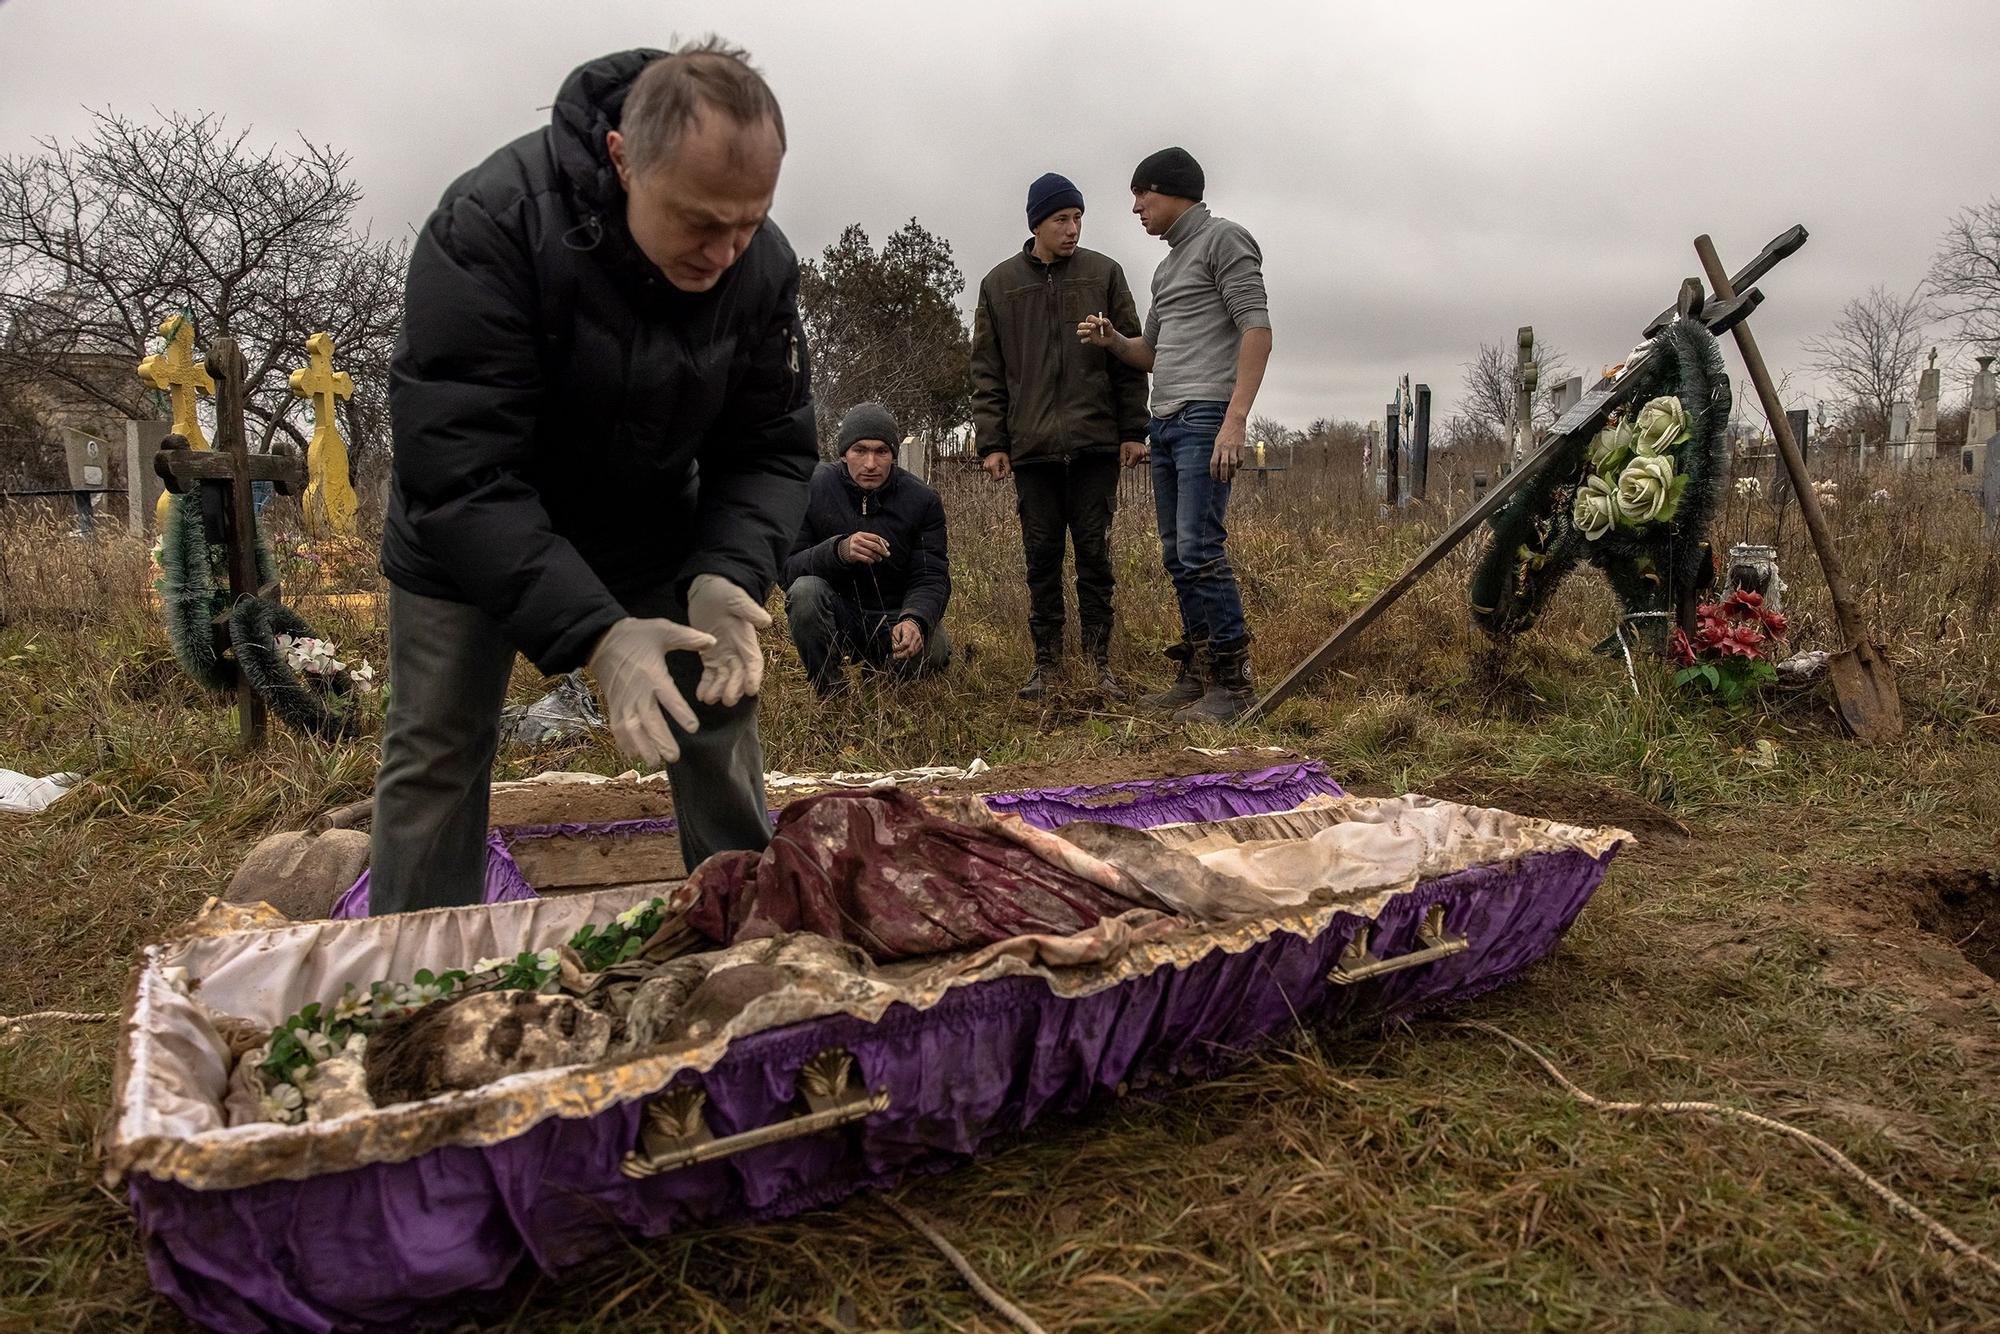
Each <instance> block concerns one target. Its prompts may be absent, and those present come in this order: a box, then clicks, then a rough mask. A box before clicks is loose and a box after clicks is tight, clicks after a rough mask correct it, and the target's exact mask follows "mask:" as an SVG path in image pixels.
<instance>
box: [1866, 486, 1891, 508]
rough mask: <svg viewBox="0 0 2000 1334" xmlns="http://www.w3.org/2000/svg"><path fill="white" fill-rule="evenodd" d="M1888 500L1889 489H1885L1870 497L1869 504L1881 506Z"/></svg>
mask: <svg viewBox="0 0 2000 1334" xmlns="http://www.w3.org/2000/svg"><path fill="white" fill-rule="evenodd" d="M1888 499H1889V489H1888V488H1887V487H1884V488H1882V489H1881V490H1880V491H1877V492H1876V493H1875V494H1874V495H1872V496H1870V497H1868V503H1869V504H1871V505H1880V504H1882V503H1883V502H1885V501H1886V500H1888Z"/></svg>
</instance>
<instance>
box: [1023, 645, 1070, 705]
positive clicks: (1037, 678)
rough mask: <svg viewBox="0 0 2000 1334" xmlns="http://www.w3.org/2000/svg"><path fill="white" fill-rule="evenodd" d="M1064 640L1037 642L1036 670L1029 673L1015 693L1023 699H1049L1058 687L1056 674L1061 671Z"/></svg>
mask: <svg viewBox="0 0 2000 1334" xmlns="http://www.w3.org/2000/svg"><path fill="white" fill-rule="evenodd" d="M1061 664H1062V642H1061V641H1060V640H1057V641H1054V642H1050V641H1048V640H1040V641H1037V643H1036V644H1035V670H1034V671H1032V672H1030V673H1028V679H1027V680H1026V681H1024V682H1022V684H1021V688H1020V689H1019V690H1017V691H1015V692H1014V694H1015V695H1016V696H1017V697H1019V698H1021V699H1047V698H1048V696H1049V695H1050V693H1051V692H1053V691H1054V690H1055V688H1056V676H1057V674H1058V673H1059V672H1060V671H1061Z"/></svg>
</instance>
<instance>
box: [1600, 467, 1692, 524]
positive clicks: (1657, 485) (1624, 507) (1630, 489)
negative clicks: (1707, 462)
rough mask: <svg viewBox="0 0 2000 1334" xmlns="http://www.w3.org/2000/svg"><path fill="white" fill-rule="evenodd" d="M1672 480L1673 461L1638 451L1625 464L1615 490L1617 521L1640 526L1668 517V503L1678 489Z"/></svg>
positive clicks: (1671, 515)
mask: <svg viewBox="0 0 2000 1334" xmlns="http://www.w3.org/2000/svg"><path fill="white" fill-rule="evenodd" d="M1674 480H1675V479H1674V461H1673V460H1672V459H1670V458H1668V457H1667V456H1666V455H1664V454H1655V455H1645V454H1641V455H1640V456H1639V457H1637V458H1635V459H1633V460H1632V461H1631V462H1630V463H1628V464H1626V465H1625V471H1624V472H1623V473H1621V474H1619V477H1618V490H1617V492H1616V493H1615V503H1616V505H1617V509H1618V519H1619V521H1620V522H1621V523H1624V524H1625V525H1627V526H1628V527H1632V528H1642V527H1644V526H1645V525H1647V524H1649V523H1657V522H1660V521H1662V520H1664V519H1670V518H1672V517H1673V513H1672V510H1671V509H1670V508H1669V503H1670V502H1671V501H1672V500H1674V499H1675V498H1677V496H1678V492H1679V489H1678V488H1677V487H1676V486H1675V485H1674Z"/></svg>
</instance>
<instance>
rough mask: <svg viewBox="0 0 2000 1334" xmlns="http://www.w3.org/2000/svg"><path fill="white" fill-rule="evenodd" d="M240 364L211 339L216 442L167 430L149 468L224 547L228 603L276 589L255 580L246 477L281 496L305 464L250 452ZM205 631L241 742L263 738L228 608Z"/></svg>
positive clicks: (259, 700) (300, 479)
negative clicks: (196, 511)
mask: <svg viewBox="0 0 2000 1334" xmlns="http://www.w3.org/2000/svg"><path fill="white" fill-rule="evenodd" d="M247 370H248V368H247V366H246V365H245V363H244V360H243V353H242V352H241V351H240V350H239V349H238V348H237V346H236V340H235V339H234V338H231V337H229V336H228V335H226V334H225V335H223V336H222V337H219V338H216V339H215V340H214V341H212V342H211V343H210V344H209V345H208V364H207V368H206V369H205V370H204V371H203V375H204V376H205V377H206V376H209V375H212V376H213V377H214V384H215V443H216V448H215V449H213V450H202V449H196V448H194V447H193V446H192V445H191V444H190V443H189V442H188V441H187V440H186V439H185V438H182V437H179V436H178V435H170V436H168V437H167V438H166V439H165V440H164V441H162V442H161V444H160V452H159V453H158V454H156V455H154V457H153V469H154V471H155V472H157V473H159V475H160V479H161V480H162V481H164V482H165V483H166V484H167V489H168V490H169V491H171V492H173V493H174V494H175V495H192V496H195V497H197V498H198V499H199V501H200V513H201V523H202V527H203V529H204V531H205V532H206V533H207V536H208V539H209V541H211V542H221V543H222V544H223V545H224V548H225V549H226V550H227V552H228V554H229V603H230V606H232V607H234V606H235V605H236V603H238V602H240V601H241V600H242V599H244V598H246V597H263V598H270V599H271V600H272V601H277V600H278V599H279V597H280V596H281V594H280V592H279V589H278V585H277V583H276V582H275V581H274V582H272V583H269V584H265V585H262V586H259V584H258V582H257V506H256V501H255V499H254V495H253V491H252V484H253V483H256V482H270V483H272V484H273V485H274V486H276V487H277V489H278V490H279V491H281V492H282V493H284V494H285V495H288V496H289V495H292V494H294V493H295V492H297V490H298V489H299V488H300V487H302V486H303V485H304V483H305V475H304V474H305V469H304V468H303V467H301V466H300V464H299V461H298V460H297V459H288V458H283V457H280V456H277V455H273V454H252V453H251V452H250V446H249V444H248V441H247V438H246V436H245V435H244V431H243V395H244V383H243V382H244V378H245V376H246V373H247ZM209 631H210V633H211V634H212V635H213V636H214V641H215V648H216V658H217V660H218V661H220V662H223V663H226V664H228V666H229V668H230V669H231V670H233V671H234V674H235V677H236V709H237V724H238V727H239V729H240V731H241V735H242V737H243V744H244V745H245V746H246V747H248V748H251V749H255V748H256V747H258V746H261V745H262V744H263V742H264V700H263V697H262V696H260V695H259V694H258V693H257V691H256V690H255V688H254V687H252V686H251V684H250V678H249V677H248V676H247V675H246V674H245V673H244V672H242V671H241V670H236V669H235V655H234V652H233V651H232V650H231V647H230V640H229V613H228V612H226V611H225V612H223V613H222V614H221V615H219V616H217V617H216V618H215V620H214V621H213V623H211V625H210V627H209Z"/></svg>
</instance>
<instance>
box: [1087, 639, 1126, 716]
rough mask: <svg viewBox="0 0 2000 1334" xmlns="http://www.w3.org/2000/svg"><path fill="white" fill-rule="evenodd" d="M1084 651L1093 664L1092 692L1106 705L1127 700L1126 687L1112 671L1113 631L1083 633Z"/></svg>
mask: <svg viewBox="0 0 2000 1334" xmlns="http://www.w3.org/2000/svg"><path fill="white" fill-rule="evenodd" d="M1083 650H1084V653H1085V655H1086V656H1087V657H1089V659H1090V662H1091V690H1092V692H1093V693H1095V694H1096V695H1097V697H1098V698H1099V699H1101V700H1103V701H1104V702H1106V703H1116V702H1117V701H1119V700H1122V699H1124V698H1125V687H1123V686H1121V685H1119V684H1118V678H1117V677H1116V676H1115V675H1113V674H1112V671H1111V631H1110V630H1109V629H1096V628H1090V629H1086V630H1085V631H1084V632H1083Z"/></svg>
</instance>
